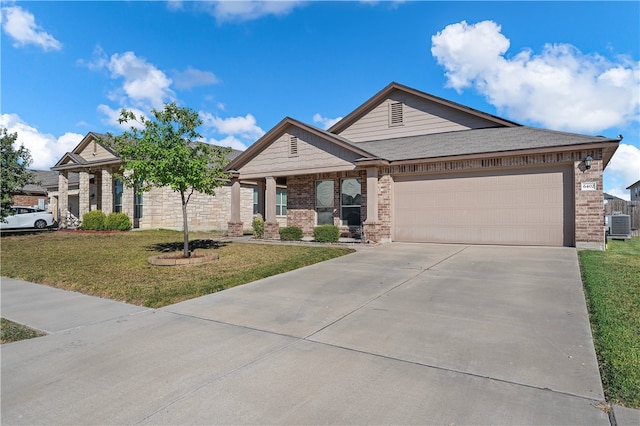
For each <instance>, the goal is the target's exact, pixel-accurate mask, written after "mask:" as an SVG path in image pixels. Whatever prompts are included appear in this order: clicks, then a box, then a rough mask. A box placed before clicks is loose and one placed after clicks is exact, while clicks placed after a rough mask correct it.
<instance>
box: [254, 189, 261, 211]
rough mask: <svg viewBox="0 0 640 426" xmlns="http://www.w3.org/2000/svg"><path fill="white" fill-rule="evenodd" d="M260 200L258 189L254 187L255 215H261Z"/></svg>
mask: <svg viewBox="0 0 640 426" xmlns="http://www.w3.org/2000/svg"><path fill="white" fill-rule="evenodd" d="M258 200H259V198H258V187H257V186H254V187H253V214H258V213H260V204H259V201H258Z"/></svg>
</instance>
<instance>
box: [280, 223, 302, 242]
mask: <svg viewBox="0 0 640 426" xmlns="http://www.w3.org/2000/svg"><path fill="white" fill-rule="evenodd" d="M280 239H281V240H282V241H300V240H301V239H302V229H300V228H298V227H297V226H285V227H283V228H280Z"/></svg>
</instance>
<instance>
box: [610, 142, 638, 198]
mask: <svg viewBox="0 0 640 426" xmlns="http://www.w3.org/2000/svg"><path fill="white" fill-rule="evenodd" d="M604 177H605V181H606V182H607V183H608V185H606V187H605V192H608V193H609V194H611V195H615V196H617V197H620V198H624V199H625V200H628V199H629V190H628V189H626V188H627V187H628V186H629V185H632V184H634V183H636V182H637V181H638V180H640V149H638V148H637V147H635V146H633V145H629V144H626V143H621V144H620V145H619V146H618V149H617V150H616V153H615V154H613V157H612V158H611V161H610V162H609V165H608V166H607V168H606V169H605V171H604ZM625 194H626V198H625V196H624V195H625Z"/></svg>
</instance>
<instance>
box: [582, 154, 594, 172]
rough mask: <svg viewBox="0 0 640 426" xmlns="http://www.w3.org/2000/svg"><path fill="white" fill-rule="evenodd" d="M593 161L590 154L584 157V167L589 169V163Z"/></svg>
mask: <svg viewBox="0 0 640 426" xmlns="http://www.w3.org/2000/svg"><path fill="white" fill-rule="evenodd" d="M592 162H593V158H592V157H591V156H590V155H587V157H586V158H585V159H584V168H585V169H587V170H589V169H590V168H591V163H592Z"/></svg>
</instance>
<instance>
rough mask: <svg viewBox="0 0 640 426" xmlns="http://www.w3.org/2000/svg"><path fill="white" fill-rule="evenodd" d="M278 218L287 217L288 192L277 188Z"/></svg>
mask: <svg viewBox="0 0 640 426" xmlns="http://www.w3.org/2000/svg"><path fill="white" fill-rule="evenodd" d="M283 199H284V203H283ZM276 216H281V217H282V216H285V217H286V216H287V190H286V189H285V188H276Z"/></svg>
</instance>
